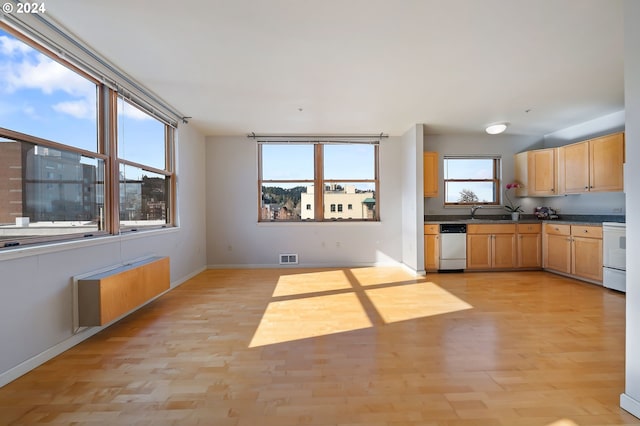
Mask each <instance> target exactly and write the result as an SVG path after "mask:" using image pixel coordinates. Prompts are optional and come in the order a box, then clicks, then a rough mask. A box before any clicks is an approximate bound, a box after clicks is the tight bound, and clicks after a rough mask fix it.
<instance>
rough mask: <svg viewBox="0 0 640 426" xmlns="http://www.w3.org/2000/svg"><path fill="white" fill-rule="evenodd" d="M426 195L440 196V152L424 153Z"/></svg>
mask: <svg viewBox="0 0 640 426" xmlns="http://www.w3.org/2000/svg"><path fill="white" fill-rule="evenodd" d="M423 157H424V162H423V166H422V167H423V173H424V196H425V197H437V196H438V153H437V152H425V153H424V154H423Z"/></svg>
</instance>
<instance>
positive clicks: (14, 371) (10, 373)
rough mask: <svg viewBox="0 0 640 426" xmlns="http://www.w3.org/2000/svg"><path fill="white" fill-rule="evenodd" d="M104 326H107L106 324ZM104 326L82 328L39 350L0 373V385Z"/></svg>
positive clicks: (37, 365)
mask: <svg viewBox="0 0 640 426" xmlns="http://www.w3.org/2000/svg"><path fill="white" fill-rule="evenodd" d="M104 327H108V325H107V326H104ZM104 327H92V328H87V329H84V330H82V331H80V332H79V333H77V334H74V335H73V336H71V337H70V338H68V339H66V340H64V341H62V342H60V343H58V344H57V345H54V346H52V347H50V348H49V349H47V350H45V351H43V352H40V353H39V354H38V355H36V356H34V357H32V358H30V359H28V360H26V361H24V362H22V363H20V364H18V365H16V366H15V367H13V368H11V369H9V370H7V371H5V372H4V373H2V374H0V387H2V386H4V385H6V384H7V383H10V382H12V381H14V380H15V379H17V378H18V377H20V376H23V375H25V374H27V373H28V372H29V371H31V370H33V369H34V368H36V367H39V366H41V365H42V364H44V363H45V362H47V361H49V360H50V359H52V358H55V357H56V356H58V355H60V354H61V353H63V352H64V351H66V350H69V349H71V348H72V347H74V346H75V345H77V344H78V343H80V342H82V341H84V340H87V339H88V338H89V337H91V336H93V335H94V334H96V333H98V332H100V331H102V329H103V328H104Z"/></svg>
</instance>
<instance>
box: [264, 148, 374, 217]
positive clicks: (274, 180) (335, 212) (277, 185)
mask: <svg viewBox="0 0 640 426" xmlns="http://www.w3.org/2000/svg"><path fill="white" fill-rule="evenodd" d="M258 147H259V162H258V169H259V170H258V176H259V183H258V185H259V188H260V199H259V204H258V205H259V215H258V217H259V220H260V221H323V220H378V219H379V214H378V205H377V202H378V200H377V198H378V197H377V194H378V183H379V182H378V173H377V170H378V145H377V144H364V143H324V142H315V143H310V142H309V143H286V144H281V143H275V142H274V143H261V144H259V145H258ZM317 188H321V190H320V191H318V190H316V189H317ZM344 206H349V208H347V209H345V208H344Z"/></svg>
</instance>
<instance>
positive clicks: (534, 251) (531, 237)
mask: <svg viewBox="0 0 640 426" xmlns="http://www.w3.org/2000/svg"><path fill="white" fill-rule="evenodd" d="M517 244H518V268H540V267H541V266H542V236H541V234H539V233H538V234H519V235H518V242H517Z"/></svg>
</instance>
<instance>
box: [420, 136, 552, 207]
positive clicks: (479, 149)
mask: <svg viewBox="0 0 640 426" xmlns="http://www.w3.org/2000/svg"><path fill="white" fill-rule="evenodd" d="M541 147H542V138H540V137H537V136H520V135H510V134H508V133H506V134H501V135H488V134H484V133H482V134H477V135H469V134H458V135H455V134H449V135H431V134H427V135H425V137H424V151H436V152H438V155H439V159H440V163H439V166H440V167H439V170H438V173H439V179H438V181H439V182H442V181H443V179H444V171H443V168H442V158H443V156H445V155H461V154H464V155H494V154H496V155H501V156H502V181H503V182H504V183H505V184H506V183H508V182H513V180H514V159H513V156H514V154H517V153H518V152H522V151H527V150H530V149H537V148H541ZM503 190H504V185H503ZM519 202H521V203H522V207H523V209H524V211H525V213H533V209H534V207H535V206H538V205H540V204H539V201H538V199H534V198H523V199H519ZM543 205H544V204H543ZM443 206H444V191H443V189H442V187H440V191H439V195H438V197H437V198H425V199H424V211H425V214H427V215H466V216H468V215H469V214H470V211H469V208H468V207H446V208H445V207H443ZM476 214H477V215H478V216H482V215H496V214H507V212H506V211H505V210H504V209H503V208H483V209H480V210H478V212H477V213H476Z"/></svg>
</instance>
